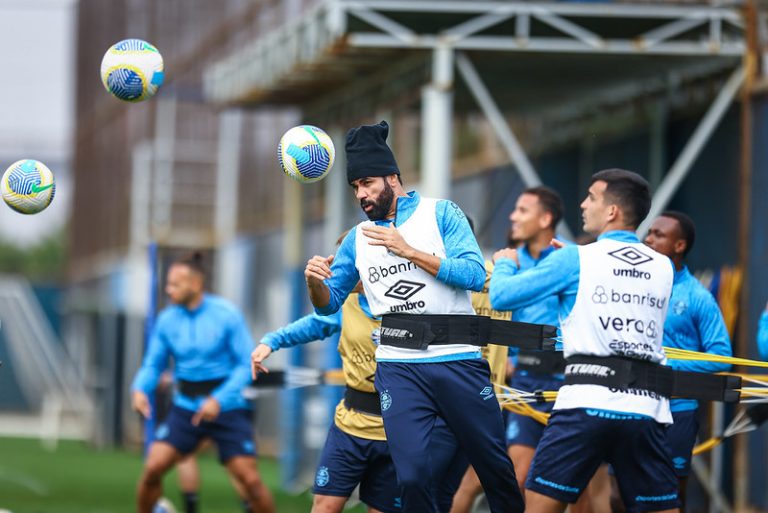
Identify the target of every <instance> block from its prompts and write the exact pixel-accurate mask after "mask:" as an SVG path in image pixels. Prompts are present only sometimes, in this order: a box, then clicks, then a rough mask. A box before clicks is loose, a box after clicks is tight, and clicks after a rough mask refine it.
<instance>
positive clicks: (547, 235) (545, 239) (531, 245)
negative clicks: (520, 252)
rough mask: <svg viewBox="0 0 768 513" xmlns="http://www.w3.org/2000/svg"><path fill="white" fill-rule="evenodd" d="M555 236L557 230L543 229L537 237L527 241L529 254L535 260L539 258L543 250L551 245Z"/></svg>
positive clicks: (526, 245)
mask: <svg viewBox="0 0 768 513" xmlns="http://www.w3.org/2000/svg"><path fill="white" fill-rule="evenodd" d="M554 236H555V232H554V231H552V230H543V231H541V232H539V233H537V234H536V236H535V237H533V238H532V239H530V240H527V241H526V242H525V247H526V249H527V250H528V254H529V255H531V257H532V258H533V259H534V260H538V259H539V257H540V256H541V252H542V251H544V250H545V249H547V248H548V247H549V246H550V243H551V241H552V238H553V237H554Z"/></svg>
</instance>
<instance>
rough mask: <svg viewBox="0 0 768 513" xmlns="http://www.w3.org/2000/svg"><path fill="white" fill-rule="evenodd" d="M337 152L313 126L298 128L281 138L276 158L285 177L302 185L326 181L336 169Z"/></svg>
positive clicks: (322, 133)
mask: <svg viewBox="0 0 768 513" xmlns="http://www.w3.org/2000/svg"><path fill="white" fill-rule="evenodd" d="M335 156H336V150H335V149H334V147H333V141H331V138H330V137H329V136H328V134H326V133H325V132H324V131H322V130H321V129H319V128H317V127H314V126H311V125H300V126H295V127H293V128H291V129H290V130H288V131H287V132H286V133H284V134H283V136H282V137H281V138H280V144H279V145H278V147H277V158H278V159H279V160H280V167H282V168H283V171H284V172H285V174H286V175H288V176H290V177H291V178H293V179H294V180H297V181H299V182H302V183H310V182H316V181H318V180H322V179H323V178H325V175H327V174H328V171H330V170H331V167H333V159H334V157H335Z"/></svg>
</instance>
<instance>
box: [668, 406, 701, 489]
mask: <svg viewBox="0 0 768 513" xmlns="http://www.w3.org/2000/svg"><path fill="white" fill-rule="evenodd" d="M672 420H674V422H675V423H674V424H672V425H671V426H669V427H668V428H667V444H669V452H670V454H671V455H672V464H673V465H674V467H675V474H676V475H677V477H687V476H688V475H689V474H690V473H691V456H692V453H693V446H694V445H696V435H697V434H698V433H699V419H698V416H697V415H696V410H686V411H673V412H672Z"/></svg>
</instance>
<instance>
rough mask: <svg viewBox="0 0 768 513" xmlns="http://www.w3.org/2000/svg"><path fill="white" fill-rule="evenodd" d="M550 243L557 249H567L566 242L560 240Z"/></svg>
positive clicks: (553, 240)
mask: <svg viewBox="0 0 768 513" xmlns="http://www.w3.org/2000/svg"><path fill="white" fill-rule="evenodd" d="M549 243H550V244H551V245H552V247H553V248H555V249H563V248H564V247H565V242H563V241H561V240H559V239H552V240H551V241H549Z"/></svg>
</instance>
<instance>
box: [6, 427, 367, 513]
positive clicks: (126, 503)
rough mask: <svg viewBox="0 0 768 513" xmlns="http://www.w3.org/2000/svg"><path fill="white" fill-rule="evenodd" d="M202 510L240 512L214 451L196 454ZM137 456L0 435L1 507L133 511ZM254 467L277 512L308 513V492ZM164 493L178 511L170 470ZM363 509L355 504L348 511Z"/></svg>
mask: <svg viewBox="0 0 768 513" xmlns="http://www.w3.org/2000/svg"><path fill="white" fill-rule="evenodd" d="M199 461H200V474H201V476H202V483H203V484H202V490H201V492H200V512H201V513H227V512H232V513H239V512H240V511H241V510H240V508H239V504H238V501H237V498H236V495H235V492H234V490H233V489H232V486H231V485H230V484H229V481H228V480H227V477H226V475H225V472H224V470H223V468H222V467H221V466H220V465H219V464H218V462H217V461H216V458H215V455H214V454H203V455H202V456H200V459H199ZM141 463H142V461H141V456H140V455H139V454H138V453H134V452H126V451H95V450H93V449H91V448H89V447H88V446H87V445H86V444H83V443H80V442H61V443H60V444H59V447H58V449H56V450H55V451H53V452H49V451H46V450H45V449H43V448H42V447H41V446H40V443H39V441H37V440H32V439H18V438H0V509H6V510H9V511H11V512H13V513H133V512H135V505H134V490H135V487H136V479H137V478H138V476H139V472H140V471H141ZM259 466H260V469H261V472H262V476H263V477H264V481H265V482H266V483H267V485H268V486H269V487H270V489H271V490H272V491H273V493H274V495H275V502H276V504H277V512H278V513H307V512H309V510H310V505H311V496H310V495H309V494H308V493H303V494H301V495H299V496H295V495H290V494H288V493H285V492H283V491H281V490H279V489H278V482H279V469H278V467H277V464H276V463H275V462H274V461H272V460H267V459H262V460H260V462H259ZM165 496H166V497H168V498H169V499H170V500H171V501H172V502H173V503H174V504H175V505H176V507H177V508H178V509H179V511H181V509H180V500H179V492H178V488H177V486H176V475H175V472H174V473H171V474H169V475H168V477H166V479H165ZM348 511H349V512H350V513H362V512H363V511H364V510H363V508H361V507H360V506H358V507H355V508H351V509H349V510H348Z"/></svg>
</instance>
